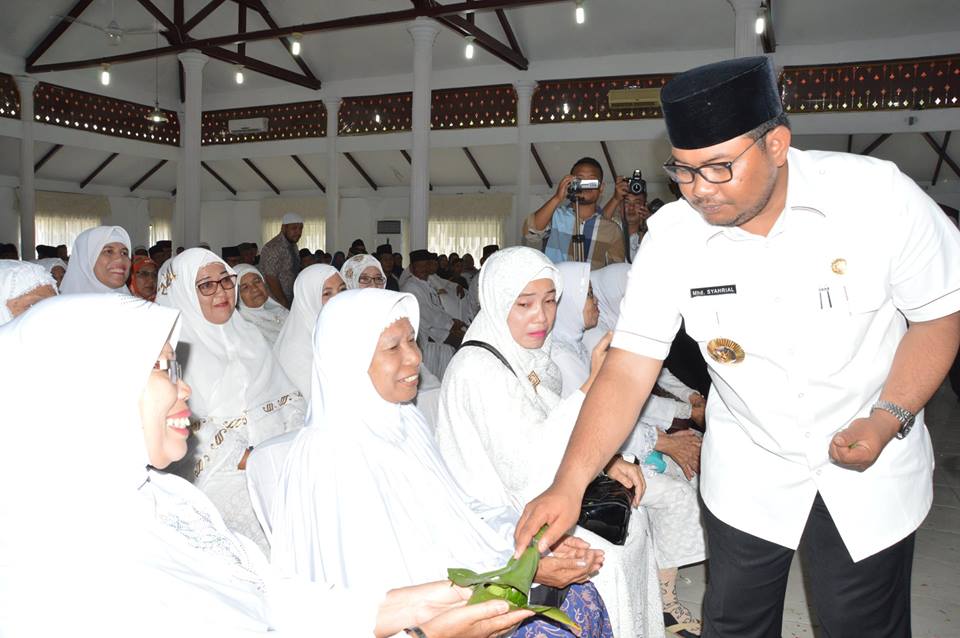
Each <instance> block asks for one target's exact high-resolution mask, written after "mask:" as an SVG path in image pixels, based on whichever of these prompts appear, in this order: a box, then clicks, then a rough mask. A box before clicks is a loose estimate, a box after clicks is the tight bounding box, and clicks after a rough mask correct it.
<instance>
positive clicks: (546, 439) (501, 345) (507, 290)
mask: <svg viewBox="0 0 960 638" xmlns="http://www.w3.org/2000/svg"><path fill="white" fill-rule="evenodd" d="M477 283H478V285H479V287H480V290H479V294H480V312H479V313H478V314H477V317H476V318H475V319H474V322H473V323H472V324H471V325H470V328H469V329H468V330H467V333H466V336H465V337H464V339H463V342H464V344H468V343H469V342H471V341H478V342H482V343H485V344H487V345H489V346H492V347H493V348H495V349H496V350H497V351H498V352H499V354H500V355H501V356H502V357H504V359H505V360H506V362H507V363H508V364H509V367H508V366H507V365H505V364H504V363H501V361H499V360H498V358H497V357H496V356H495V355H494V354H493V353H491V352H488V351H486V350H485V349H484V348H482V347H471V346H462V347H461V348H460V350H459V351H458V352H457V354H456V355H455V356H454V358H453V360H452V361H451V362H450V366H449V367H448V368H447V373H446V375H445V376H444V378H443V386H442V388H441V391H440V410H439V424H438V427H437V442H438V444H439V447H440V450H441V452H442V454H443V457H444V460H445V461H446V463H447V465H448V466H449V467H450V469H451V470H452V472H453V475H454V476H455V477H456V478H457V480H458V481H460V482H461V484H462V485H463V487H464V489H465V490H466V492H467V493H468V494H470V495H471V496H473V497H474V498H477V499H480V500H482V501H483V502H486V503H497V504H505V505H513V506H514V507H516V508H517V509H518V511H519V509H520V508H522V505H523V504H524V503H526V502H527V501H529V500H530V499H532V498H533V497H534V496H536V495H537V494H539V493H540V492H542V491H543V490H544V489H546V488H547V487H548V486H549V485H550V482H551V481H552V480H553V476H554V474H555V473H556V470H557V468H558V467H559V465H560V460H561V458H562V457H563V453H564V450H565V449H566V446H567V442H568V440H569V438H570V433H571V432H572V431H573V426H574V424H575V422H576V418H577V415H578V414H579V411H580V406H581V404H582V403H583V399H584V396H585V393H586V391H587V390H588V389H589V387H590V385H591V384H592V382H593V378H594V376H595V374H596V372H598V371H599V368H600V364H601V363H602V359H603V356H604V355H605V352H606V347H607V345H608V344H609V337H608V338H607V339H605V340H604V341H603V342H602V343H601V344H600V345H599V346H598V348H597V349H596V351H595V352H594V365H593V366H591V377H590V378H589V379H588V380H587V381H586V383H584V384H583V386H582V387H581V389H580V390H577V391H575V392H574V393H573V394H571V395H570V396H568V397H567V398H566V399H562V398H561V396H560V395H561V393H562V381H561V376H560V370H559V369H558V367H557V365H556V364H555V363H554V362H553V361H552V360H551V358H550V350H551V346H552V343H551V342H552V339H551V336H550V332H551V330H552V329H553V323H554V318H555V315H556V300H557V298H558V297H560V296H561V295H562V294H563V281H562V279H561V278H560V274H559V272H558V271H557V268H556V266H554V265H553V264H552V263H551V262H550V260H549V259H547V257H546V256H545V255H544V254H543V253H541V252H539V251H537V250H534V249H532V248H525V247H517V248H507V249H505V250H501V251H498V252H496V253H494V254H493V255H492V256H491V257H490V258H489V259H488V260H487V261H486V263H485V264H484V266H483V269H482V270H481V271H480V276H479V278H478V282H477ZM511 369H512V371H511ZM607 472H608V474H610V475H611V476H613V477H614V478H616V479H617V480H619V481H620V482H622V483H624V484H626V485H628V486H635V487H636V488H637V492H636V499H637V501H639V498H640V497H641V496H642V493H643V478H642V474H641V472H640V470H639V468H638V467H637V466H635V465H633V464H632V463H627V462H626V461H624V460H623V459H620V458H615V459H613V460H611V464H610V466H608V470H607ZM577 536H581V537H582V538H583V539H584V540H586V541H587V542H588V543H590V545H591V546H592V547H595V548H597V549H602V550H603V551H604V552H605V554H606V561H605V563H604V567H603V569H601V570H600V572H599V574H597V575H596V576H594V577H593V582H595V583H596V585H597V588H598V589H599V590H600V594H601V595H602V596H603V600H604V601H605V602H606V604H607V609H608V610H609V611H610V619H611V622H612V624H613V631H614V634H615V635H616V636H623V637H624V638H626V637H627V636H631V637H632V636H655V635H659V634H662V633H663V621H662V617H661V614H660V603H659V598H660V596H659V592H658V588H657V571H656V563H655V561H654V557H653V548H652V545H651V542H650V538H649V535H648V533H647V523H646V519H645V518H644V517H642V516H632V517H631V519H630V528H629V533H628V536H627V540H626V543H625V545H623V546H616V545H613V544H611V543H609V542H607V541H606V540H604V539H603V538H601V537H599V536H597V535H596V534H592V533H591V532H589V531H587V530H583V529H581V528H579V527H578V528H577ZM658 632H659V634H658Z"/></svg>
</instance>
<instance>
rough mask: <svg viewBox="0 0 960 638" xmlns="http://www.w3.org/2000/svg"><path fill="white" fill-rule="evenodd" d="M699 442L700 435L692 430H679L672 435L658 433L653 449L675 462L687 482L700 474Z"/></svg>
mask: <svg viewBox="0 0 960 638" xmlns="http://www.w3.org/2000/svg"><path fill="white" fill-rule="evenodd" d="M701 442H702V440H701V438H700V435H699V434H697V433H696V431H694V430H680V431H679V432H676V433H674V434H666V433H664V432H658V433H657V443H656V445H654V446H653V449H655V450H657V451H658V452H663V453H664V454H666V455H667V456H669V457H670V458H672V459H673V460H674V461H676V463H677V465H679V466H680V469H681V470H683V475H684V476H686V477H687V480H688V481H689V480H691V479H692V478H693V477H694V476H696V475H697V473H699V472H700V444H701Z"/></svg>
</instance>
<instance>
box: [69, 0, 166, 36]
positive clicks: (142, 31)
mask: <svg viewBox="0 0 960 638" xmlns="http://www.w3.org/2000/svg"><path fill="white" fill-rule="evenodd" d="M116 15H117V3H116V0H111V8H110V22H108V23H107V24H106V25H100V24H94V23H93V22H88V21H86V20H81V19H80V18H74V17H73V16H68V15H55V16H51V17H53V18H56V19H58V20H66V21H67V22H71V23H73V24H79V25H81V26H84V27H89V28H91V29H96V30H97V31H100V32H101V33H104V34H105V35H106V36H107V41H108V42H109V43H110V45H111V46H120V44H121V43H122V42H123V38H124V37H126V36H128V35H153V34H154V33H159V32H160V29H159V27H158V26H157V25H154V26H153V27H149V28H139V29H124V28H123V27H121V26H120V24H119V23H118V22H117V17H116Z"/></svg>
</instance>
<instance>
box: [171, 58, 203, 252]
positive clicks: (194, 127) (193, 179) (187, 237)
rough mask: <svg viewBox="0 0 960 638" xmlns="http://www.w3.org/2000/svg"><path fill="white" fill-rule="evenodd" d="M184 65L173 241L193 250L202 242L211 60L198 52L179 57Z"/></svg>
mask: <svg viewBox="0 0 960 638" xmlns="http://www.w3.org/2000/svg"><path fill="white" fill-rule="evenodd" d="M177 58H178V59H179V60H180V62H182V63H183V76H184V92H185V96H186V101H185V102H184V105H183V114H182V115H181V118H180V163H179V166H178V167H177V168H178V170H177V205H176V207H175V208H174V212H173V240H174V242H175V244H176V245H177V246H184V247H186V248H191V247H193V246H196V245H197V244H199V243H200V171H201V170H202V169H201V166H200V135H201V121H202V119H201V118H202V116H203V110H202V97H203V66H204V65H205V64H206V63H207V60H208V59H209V58H208V57H207V56H205V55H204V54H202V53H200V52H199V51H194V50H190V51H184V52H183V53H181V54H180V55H178V56H177Z"/></svg>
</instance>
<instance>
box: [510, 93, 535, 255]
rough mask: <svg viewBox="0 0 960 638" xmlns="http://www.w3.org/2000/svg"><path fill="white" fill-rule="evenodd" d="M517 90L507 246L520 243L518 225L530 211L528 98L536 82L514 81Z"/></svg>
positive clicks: (531, 94)
mask: <svg viewBox="0 0 960 638" xmlns="http://www.w3.org/2000/svg"><path fill="white" fill-rule="evenodd" d="M514 87H515V88H516V90H517V190H516V192H515V193H514V196H513V215H512V216H511V218H510V220H509V223H508V225H507V229H506V232H505V233H504V239H505V240H506V243H507V245H508V246H517V245H519V244H521V243H522V239H523V237H521V236H520V227H521V226H522V225H523V220H524V219H525V218H526V216H527V215H529V214H530V213H531V208H530V161H531V153H530V98H531V97H532V96H533V91H534V89H536V88H537V83H536V82H534V81H532V80H519V81H517V82H514Z"/></svg>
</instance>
